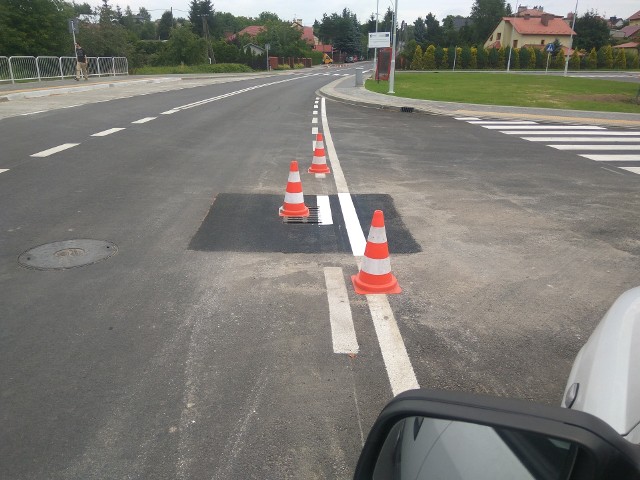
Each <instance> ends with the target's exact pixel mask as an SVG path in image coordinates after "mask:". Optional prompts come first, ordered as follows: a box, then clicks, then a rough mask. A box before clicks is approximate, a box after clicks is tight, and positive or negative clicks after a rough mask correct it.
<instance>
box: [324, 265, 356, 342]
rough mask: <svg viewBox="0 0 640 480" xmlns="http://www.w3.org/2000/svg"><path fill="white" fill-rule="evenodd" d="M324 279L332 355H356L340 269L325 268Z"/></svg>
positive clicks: (349, 307)
mask: <svg viewBox="0 0 640 480" xmlns="http://www.w3.org/2000/svg"><path fill="white" fill-rule="evenodd" d="M324 279H325V282H326V284H327V298H328V300H329V321H330V323H331V340H332V342H333V352H334V353H358V351H359V346H358V340H357V338H356V330H355V327H354V326H353V316H352V314H351V305H350V304H349V294H348V293H347V286H346V284H345V283H344V273H343V271H342V268H341V267H325V269H324Z"/></svg>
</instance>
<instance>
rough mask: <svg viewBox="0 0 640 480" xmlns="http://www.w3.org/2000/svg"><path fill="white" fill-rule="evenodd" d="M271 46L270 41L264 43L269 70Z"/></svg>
mask: <svg viewBox="0 0 640 480" xmlns="http://www.w3.org/2000/svg"><path fill="white" fill-rule="evenodd" d="M270 48H271V44H270V43H265V44H264V49H265V50H266V51H267V72H268V71H269V70H271V68H269V67H270V65H269V49H270Z"/></svg>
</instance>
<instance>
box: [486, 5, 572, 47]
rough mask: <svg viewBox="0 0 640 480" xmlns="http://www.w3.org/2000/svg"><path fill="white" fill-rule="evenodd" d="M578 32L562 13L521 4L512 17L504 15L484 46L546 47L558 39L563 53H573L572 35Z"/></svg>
mask: <svg viewBox="0 0 640 480" xmlns="http://www.w3.org/2000/svg"><path fill="white" fill-rule="evenodd" d="M572 35H575V32H574V31H573V30H572V29H571V27H570V26H569V25H568V23H567V22H566V21H565V20H564V19H563V17H562V16H559V15H553V14H551V13H546V12H544V11H543V10H542V9H541V8H540V9H528V8H527V7H520V8H519V9H518V13H516V15H515V16H513V17H502V19H501V20H500V23H499V24H498V26H497V27H496V28H495V29H494V30H493V32H491V35H489V38H488V39H487V41H486V42H485V43H484V47H485V48H500V47H509V46H511V47H512V48H520V47H535V48H544V46H545V45H547V44H549V43H554V42H555V41H556V39H557V40H558V41H559V42H560V45H562V49H563V51H564V53H565V54H566V53H567V52H568V53H569V54H571V53H572V52H573V50H571V49H570V45H571V36H572Z"/></svg>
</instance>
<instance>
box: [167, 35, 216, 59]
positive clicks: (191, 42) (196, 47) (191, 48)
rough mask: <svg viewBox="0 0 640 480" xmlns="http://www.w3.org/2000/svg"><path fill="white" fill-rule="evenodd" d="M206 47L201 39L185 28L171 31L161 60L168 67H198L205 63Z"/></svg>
mask: <svg viewBox="0 0 640 480" xmlns="http://www.w3.org/2000/svg"><path fill="white" fill-rule="evenodd" d="M206 56H207V46H206V43H205V40H204V39H203V38H199V37H198V36H197V35H196V34H195V33H193V32H191V31H190V30H189V29H188V28H186V27H177V28H174V29H173V30H171V35H170V36H169V41H168V42H167V48H166V51H165V55H164V57H163V60H164V61H165V63H167V64H169V65H178V64H180V63H184V64H186V65H198V64H201V63H204V62H205V59H206Z"/></svg>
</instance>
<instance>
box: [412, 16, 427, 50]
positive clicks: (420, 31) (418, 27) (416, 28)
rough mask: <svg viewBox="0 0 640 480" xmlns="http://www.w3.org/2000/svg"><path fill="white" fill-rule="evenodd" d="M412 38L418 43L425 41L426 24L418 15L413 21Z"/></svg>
mask: <svg viewBox="0 0 640 480" xmlns="http://www.w3.org/2000/svg"><path fill="white" fill-rule="evenodd" d="M413 38H414V39H415V41H416V42H418V43H419V44H423V43H424V42H426V41H427V26H426V25H425V23H424V20H423V19H422V17H418V18H417V19H416V21H415V22H413Z"/></svg>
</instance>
